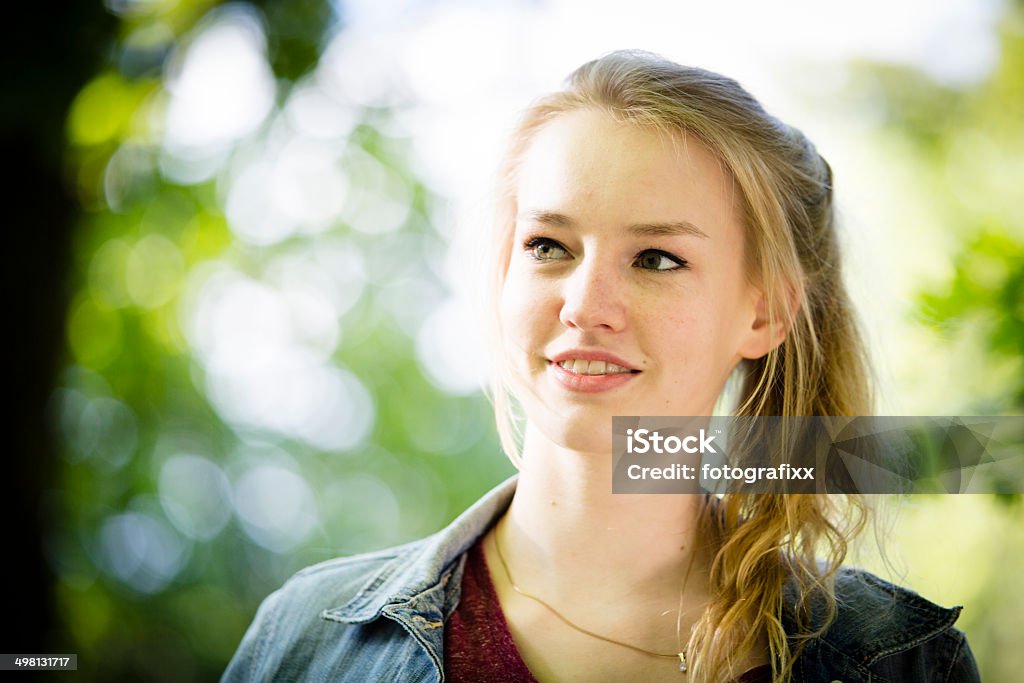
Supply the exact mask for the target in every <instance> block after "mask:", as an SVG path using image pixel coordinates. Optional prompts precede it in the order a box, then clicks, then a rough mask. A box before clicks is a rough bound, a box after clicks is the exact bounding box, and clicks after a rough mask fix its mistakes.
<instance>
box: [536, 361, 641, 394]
mask: <svg viewBox="0 0 1024 683" xmlns="http://www.w3.org/2000/svg"><path fill="white" fill-rule="evenodd" d="M548 367H549V368H550V369H551V372H552V373H553V374H554V377H555V381H557V382H558V383H559V384H561V385H562V386H563V387H565V388H566V389H568V390H569V391H578V392H580V393H582V394H597V393H600V392H602V391H611V390H612V389H617V388H618V387H621V386H622V385H623V384H626V383H627V382H629V381H631V380H632V379H634V378H635V377H636V376H637V375H639V374H640V373H638V372H620V373H616V374H614V375H577V374H576V373H574V372H569V371H568V370H566V369H565V368H563V367H562V366H561V365H559V364H558V363H552V362H549V363H548Z"/></svg>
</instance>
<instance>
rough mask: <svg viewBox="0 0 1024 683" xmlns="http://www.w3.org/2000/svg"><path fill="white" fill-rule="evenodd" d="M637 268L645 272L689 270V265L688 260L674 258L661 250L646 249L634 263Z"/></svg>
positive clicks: (638, 255) (637, 256)
mask: <svg viewBox="0 0 1024 683" xmlns="http://www.w3.org/2000/svg"><path fill="white" fill-rule="evenodd" d="M633 265H635V266H636V267H637V268H642V269H644V270H662V271H664V270H678V269H680V268H688V267H689V265H690V264H689V263H687V261H686V259H682V258H679V257H678V256H673V255H672V254H670V253H668V252H667V251H661V250H660V249H645V250H644V251H641V252H640V253H639V254H637V255H636V260H635V261H634V262H633Z"/></svg>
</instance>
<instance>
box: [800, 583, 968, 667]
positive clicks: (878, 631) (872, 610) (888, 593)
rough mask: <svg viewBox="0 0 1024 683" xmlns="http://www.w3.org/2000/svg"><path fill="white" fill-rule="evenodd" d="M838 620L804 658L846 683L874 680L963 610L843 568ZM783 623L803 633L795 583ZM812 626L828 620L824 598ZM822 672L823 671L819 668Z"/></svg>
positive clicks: (813, 608)
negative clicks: (884, 664)
mask: <svg viewBox="0 0 1024 683" xmlns="http://www.w3.org/2000/svg"><path fill="white" fill-rule="evenodd" d="M835 590H836V616H835V620H834V621H833V622H832V623H831V624H829V627H828V629H827V630H826V631H825V632H824V633H823V634H822V635H821V636H820V637H819V638H816V639H814V640H812V641H810V642H809V643H808V644H807V646H806V648H805V650H804V652H803V653H801V656H800V659H801V660H804V661H810V662H813V663H814V665H815V666H817V667H821V668H824V669H826V670H828V672H829V675H830V676H831V677H833V678H837V679H840V680H844V681H869V680H871V676H870V671H869V668H870V667H871V666H872V665H873V664H875V663H876V662H878V660H880V659H882V658H883V657H887V656H889V655H893V654H896V653H899V652H904V651H906V650H910V649H911V648H914V647H916V646H918V645H920V644H922V643H924V642H925V641H927V640H929V639H931V638H933V637H935V636H937V635H938V634H940V633H942V632H943V631H945V630H946V629H948V628H950V627H951V626H952V625H953V623H954V622H956V620H957V617H959V616H960V610H961V609H962V608H961V607H953V608H949V609H947V608H944V607H940V606H938V605H936V604H934V603H932V602H930V601H928V600H926V599H924V598H923V597H921V596H920V595H918V594H916V593H913V592H911V591H909V590H907V589H905V588H900V587H899V586H896V585H894V584H891V583H889V582H887V581H883V580H882V579H880V578H878V577H877V576H875V575H873V574H870V573H868V572H865V571H862V570H858V569H846V568H844V569H841V570H840V571H839V573H838V574H837V576H836V582H835ZM783 601H784V606H783V612H782V623H783V627H784V628H785V630H786V632H787V633H794V632H796V631H797V630H798V629H797V622H796V619H795V609H796V607H795V606H796V604H797V591H796V584H795V582H793V581H791V582H790V583H788V584H787V585H786V587H785V589H784V591H783ZM810 602H811V605H810V623H811V625H812V626H813V627H815V628H817V627H819V626H820V625H821V623H822V622H823V620H824V616H825V610H824V609H823V607H822V605H821V602H820V599H819V600H815V599H813V598H812V599H811V601H810ZM819 670H820V669H819Z"/></svg>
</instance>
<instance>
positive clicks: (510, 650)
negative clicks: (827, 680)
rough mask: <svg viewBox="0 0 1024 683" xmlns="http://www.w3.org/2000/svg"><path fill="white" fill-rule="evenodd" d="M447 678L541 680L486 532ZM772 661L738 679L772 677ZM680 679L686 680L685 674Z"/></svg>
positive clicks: (754, 681)
mask: <svg viewBox="0 0 1024 683" xmlns="http://www.w3.org/2000/svg"><path fill="white" fill-rule="evenodd" d="M444 671H445V678H447V679H448V680H450V681H455V682H456V683H462V682H466V683H537V679H536V678H534V677H533V674H531V673H530V670H529V669H528V668H527V667H526V662H524V661H523V658H522V657H521V656H520V655H519V650H518V649H517V648H516V644H515V641H513V640H512V634H511V632H509V630H508V622H507V621H505V613H504V612H502V611H501V603H499V602H498V594H497V592H496V591H495V590H494V584H493V583H492V582H491V572H490V571H489V570H488V569H487V560H486V559H485V558H484V551H483V537H481V539H480V540H478V541H477V542H476V543H474V544H473V547H472V548H470V549H469V552H468V553H467V554H466V569H465V572H464V573H463V574H462V597H461V598H460V599H459V604H458V605H457V606H456V608H455V611H454V612H452V615H451V617H449V619H448V622H447V623H446V624H445V628H444ZM771 674H772V669H771V666H769V665H768V664H764V665H762V666H759V667H756V668H753V669H751V670H750V671H747V672H745V673H744V674H743V675H742V676H740V677H739V678H738V679H736V681H734V683H770V681H771ZM679 681H680V683H685V682H686V676H685V675H684V674H682V673H681V674H680V675H679Z"/></svg>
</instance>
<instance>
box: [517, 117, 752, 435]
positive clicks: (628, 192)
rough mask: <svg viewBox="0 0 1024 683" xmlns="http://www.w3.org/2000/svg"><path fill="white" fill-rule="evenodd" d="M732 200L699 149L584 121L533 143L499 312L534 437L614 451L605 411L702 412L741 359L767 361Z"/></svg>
mask: <svg viewBox="0 0 1024 683" xmlns="http://www.w3.org/2000/svg"><path fill="white" fill-rule="evenodd" d="M737 201H738V200H737V199H736V197H735V195H734V191H733V187H732V183H731V180H730V178H729V176H728V175H727V174H726V173H725V171H724V170H723V168H722V166H721V164H720V163H719V162H718V160H717V159H716V158H715V157H714V156H713V155H712V154H711V153H710V152H709V151H708V150H707V149H706V148H705V147H704V146H703V145H702V144H700V143H698V142H697V141H696V140H694V139H693V138H692V137H687V138H684V139H679V140H675V141H673V140H671V139H669V138H668V137H667V136H664V135H659V134H657V133H655V132H653V131H650V130H645V129H643V128H640V127H638V126H635V125H630V124H623V123H618V122H616V121H614V120H613V119H611V118H610V117H608V116H607V115H606V114H603V113H601V112H597V111H592V110H580V111H574V112H569V113H566V114H562V115H560V116H558V117H557V118H556V119H554V120H553V121H551V122H550V123H548V124H547V125H546V126H545V127H544V128H543V129H541V130H540V131H539V132H538V133H537V134H536V135H535V136H534V139H533V141H532V142H531V143H530V145H529V147H528V148H527V150H526V152H525V155H524V158H523V160H522V164H521V166H520V169H519V173H518V186H517V209H518V217H517V220H516V226H515V233H514V237H513V240H514V241H513V245H512V252H511V258H510V260H509V264H508V271H507V274H506V279H505V284H504V288H503V290H502V296H501V311H500V315H501V323H502V329H503V343H504V351H505V354H506V359H507V361H508V363H509V366H510V369H511V372H512V381H513V391H514V392H515V394H516V396H517V398H518V399H519V400H520V401H521V402H522V404H523V407H524V409H525V411H526V414H527V417H528V418H529V420H530V422H531V423H532V426H533V427H535V428H537V429H539V430H540V431H541V432H542V433H543V434H544V435H545V436H546V437H547V438H548V439H550V440H551V441H553V442H554V443H556V444H559V445H561V446H563V447H568V448H574V449H578V450H607V449H608V448H609V446H610V439H611V417H612V416H613V415H710V414H711V411H712V409H713V407H714V404H715V401H716V399H717V397H718V395H719V394H720V393H721V391H722V388H723V386H724V383H725V380H726V378H727V377H728V376H729V374H730V372H731V371H732V370H733V368H734V367H735V366H736V364H737V363H738V362H739V361H740V359H742V358H744V357H748V358H753V357H758V356H761V355H763V354H764V353H766V352H767V351H768V349H769V348H770V344H769V339H768V338H769V336H770V335H769V333H768V332H767V326H766V325H765V324H764V321H763V320H762V315H761V311H762V310H763V303H762V301H761V294H760V292H759V291H758V290H757V289H756V288H755V287H753V286H752V285H750V284H749V283H748V278H747V277H746V273H745V272H744V258H743V234H744V231H743V228H742V226H741V223H740V220H739V212H738V210H737Z"/></svg>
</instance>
